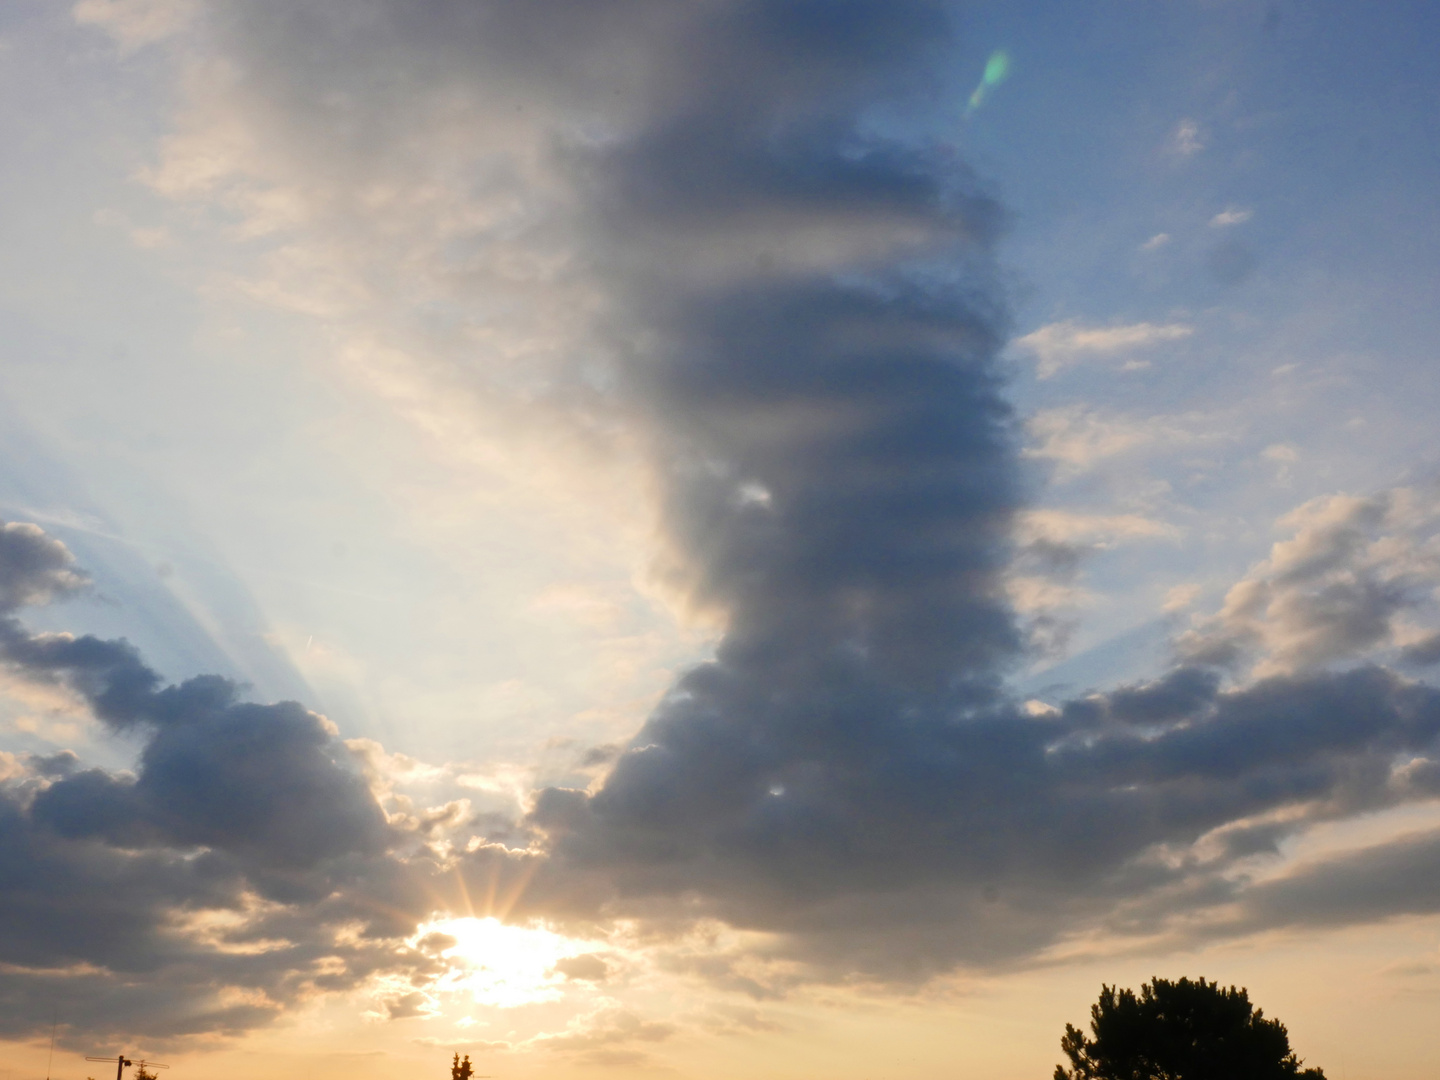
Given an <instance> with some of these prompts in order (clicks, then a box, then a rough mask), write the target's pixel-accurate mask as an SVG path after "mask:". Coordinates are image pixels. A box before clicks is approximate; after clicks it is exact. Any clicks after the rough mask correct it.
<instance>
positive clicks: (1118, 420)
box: [1024, 405, 1220, 481]
mask: <svg viewBox="0 0 1440 1080" xmlns="http://www.w3.org/2000/svg"><path fill="white" fill-rule="evenodd" d="M1025 429H1026V433H1027V434H1028V435H1029V436H1030V437H1031V439H1032V440H1034V445H1031V446H1029V447H1027V448H1026V449H1025V451H1024V453H1025V456H1026V457H1032V458H1042V459H1048V460H1050V461H1053V462H1055V463H1056V465H1057V466H1058V468H1057V470H1056V479H1057V480H1062V481H1063V480H1068V479H1070V478H1072V477H1074V476H1078V475H1082V474H1084V473H1086V472H1089V471H1090V470H1091V469H1093V468H1094V467H1095V466H1096V465H1098V464H1099V463H1100V462H1102V461H1104V460H1105V459H1107V458H1113V457H1119V456H1121V455H1124V454H1128V453H1132V452H1134V451H1136V450H1141V449H1145V450H1147V451H1149V452H1150V453H1151V454H1152V455H1153V454H1154V452H1155V451H1154V449H1153V448H1154V447H1155V446H1156V445H1157V444H1158V445H1161V446H1164V447H1165V448H1167V449H1177V448H1181V447H1187V446H1193V445H1194V444H1195V443H1197V442H1201V441H1204V440H1207V439H1215V438H1217V437H1220V435H1219V434H1218V433H1217V432H1216V431H1215V430H1214V424H1213V421H1205V420H1198V419H1197V418H1195V417H1184V416H1182V417H1175V416H1149V417H1130V416H1120V415H1115V414H1113V413H1108V412H1105V411H1103V410H1100V409H1096V408H1092V407H1090V406H1088V405H1061V406H1057V407H1055V408H1050V409H1041V410H1039V411H1038V412H1036V413H1035V415H1034V416H1032V417H1031V418H1030V419H1029V421H1028V422H1027V423H1026V425H1025ZM1197 429H1199V430H1197Z"/></svg>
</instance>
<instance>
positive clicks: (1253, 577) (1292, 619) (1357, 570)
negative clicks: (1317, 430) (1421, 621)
mask: <svg viewBox="0 0 1440 1080" xmlns="http://www.w3.org/2000/svg"><path fill="white" fill-rule="evenodd" d="M1282 449H1284V448H1282ZM1276 460H1279V461H1282V462H1283V461H1285V460H1286V456H1285V455H1283V454H1282V455H1279V456H1277V458H1276ZM1279 525H1280V527H1281V528H1284V529H1287V530H1289V531H1290V532H1291V535H1290V537H1289V538H1288V539H1285V540H1281V541H1278V542H1277V543H1276V544H1275V545H1274V546H1273V547H1272V548H1271V551H1270V556H1269V558H1267V559H1265V560H1264V561H1263V562H1261V563H1259V564H1258V565H1256V566H1255V567H1254V568H1253V569H1252V570H1251V571H1250V572H1249V573H1248V574H1247V575H1246V576H1245V577H1244V579H1242V580H1241V581H1239V582H1237V583H1236V584H1235V585H1234V586H1233V587H1232V588H1231V589H1230V590H1229V592H1228V593H1227V594H1226V597H1225V601H1224V604H1223V605H1222V606H1221V609H1220V611H1219V612H1218V613H1216V614H1215V615H1214V616H1213V617H1211V618H1209V619H1207V620H1203V621H1201V622H1200V623H1199V624H1198V625H1197V626H1196V627H1194V628H1193V629H1191V630H1190V631H1188V632H1187V633H1186V634H1185V635H1184V636H1182V638H1181V639H1180V641H1179V648H1180V649H1181V652H1182V653H1183V655H1185V656H1188V657H1191V658H1194V659H1201V660H1206V661H1209V662H1228V663H1240V662H1248V663H1249V664H1250V665H1252V668H1253V671H1254V673H1255V674H1257V675H1265V674H1271V673H1275V672H1290V671H1299V670H1305V669H1309V668H1315V667H1320V666H1324V665H1327V664H1334V663H1338V662H1345V661H1353V660H1357V659H1361V658H1365V657H1370V656H1375V655H1378V654H1379V653H1380V652H1381V651H1382V650H1385V649H1388V648H1391V647H1393V646H1396V645H1401V646H1404V647H1405V648H1406V649H1408V650H1410V651H1408V652H1405V653H1403V654H1402V659H1404V660H1406V661H1407V662H1412V663H1413V662H1417V661H1423V659H1424V657H1425V656H1426V655H1428V654H1427V653H1426V648H1425V644H1426V642H1428V640H1429V639H1428V638H1427V637H1426V636H1425V632H1424V630H1422V629H1419V628H1417V627H1416V626H1414V625H1407V624H1406V623H1405V622H1404V620H1405V619H1407V618H1412V619H1413V618H1416V617H1424V618H1426V619H1429V620H1432V622H1433V620H1434V619H1436V618H1437V616H1440V612H1437V611H1436V609H1435V596H1434V589H1435V585H1436V582H1437V581H1440V501H1437V499H1436V497H1435V495H1434V493H1433V492H1431V491H1428V490H1425V489H1419V488H1397V489H1393V490H1390V491H1384V492H1380V493H1378V494H1375V495H1371V496H1354V495H1330V496H1323V497H1321V498H1317V499H1312V500H1310V501H1309V502H1307V503H1305V504H1304V505H1303V506H1301V507H1299V508H1298V509H1296V510H1295V511H1293V512H1291V513H1290V514H1287V515H1286V516H1285V517H1284V518H1282V519H1281V521H1280V522H1279ZM1402 632H1403V633H1404V634H1408V638H1407V639H1406V640H1404V641H1402V640H1400V635H1401V634H1402Z"/></svg>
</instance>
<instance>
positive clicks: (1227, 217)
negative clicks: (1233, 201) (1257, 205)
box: [1210, 206, 1255, 229]
mask: <svg viewBox="0 0 1440 1080" xmlns="http://www.w3.org/2000/svg"><path fill="white" fill-rule="evenodd" d="M1254 216H1255V211H1254V210H1247V209H1245V208H1243V207H1239V206H1230V207H1227V208H1226V209H1224V210H1221V211H1220V213H1218V214H1216V215H1215V216H1214V217H1212V218H1211V219H1210V227H1211V228H1212V229H1228V228H1230V227H1231V226H1232V225H1244V224H1245V222H1247V221H1249V220H1250V219H1251V218H1252V217H1254Z"/></svg>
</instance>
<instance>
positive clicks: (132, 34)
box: [71, 0, 197, 52]
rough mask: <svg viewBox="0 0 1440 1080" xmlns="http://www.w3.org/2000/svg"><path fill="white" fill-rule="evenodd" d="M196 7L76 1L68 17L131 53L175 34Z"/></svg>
mask: <svg viewBox="0 0 1440 1080" xmlns="http://www.w3.org/2000/svg"><path fill="white" fill-rule="evenodd" d="M196 7H197V4H196V3H195V0H79V2H78V3H77V4H76V5H75V6H74V7H73V8H72V9H71V14H72V15H73V17H74V19H75V21H76V22H77V23H79V24H80V25H81V26H93V27H96V28H98V29H101V30H104V31H105V32H106V33H108V34H109V35H110V36H111V37H113V38H114V39H115V40H116V42H118V43H119V45H120V47H121V48H122V49H123V50H124V51H126V52H132V51H134V50H135V49H138V48H141V47H142V46H145V45H152V44H154V43H155V42H157V41H163V40H164V39H165V38H168V37H170V36H172V35H174V34H176V33H178V32H179V31H180V30H181V29H183V28H184V26H185V25H186V23H188V22H189V21H190V19H191V18H193V17H194V15H195V11H196Z"/></svg>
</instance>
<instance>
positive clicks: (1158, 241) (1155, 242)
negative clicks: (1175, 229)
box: [1140, 232, 1170, 251]
mask: <svg viewBox="0 0 1440 1080" xmlns="http://www.w3.org/2000/svg"><path fill="white" fill-rule="evenodd" d="M1168 243H1170V234H1169V233H1165V232H1161V233H1156V234H1155V235H1154V236H1152V237H1150V239H1149V240H1146V241H1145V242H1144V243H1143V244H1141V245H1140V250H1141V251H1158V250H1159V249H1160V248H1162V247H1164V246H1165V245H1166V244H1168Z"/></svg>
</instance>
